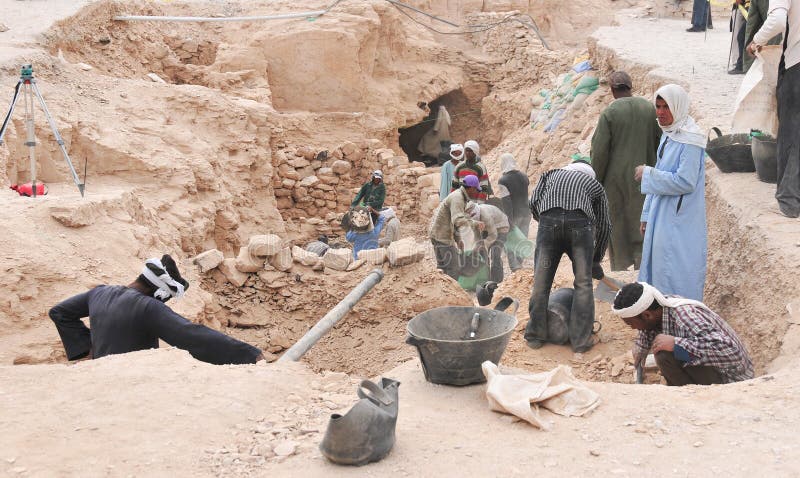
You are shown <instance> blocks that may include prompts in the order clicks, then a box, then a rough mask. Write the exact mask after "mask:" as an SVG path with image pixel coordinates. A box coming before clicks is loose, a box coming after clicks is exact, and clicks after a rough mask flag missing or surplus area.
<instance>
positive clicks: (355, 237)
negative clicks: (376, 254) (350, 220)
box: [344, 214, 386, 259]
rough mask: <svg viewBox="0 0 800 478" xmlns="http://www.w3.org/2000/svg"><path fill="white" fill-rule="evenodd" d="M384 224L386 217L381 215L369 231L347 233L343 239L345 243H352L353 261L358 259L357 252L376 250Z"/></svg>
mask: <svg viewBox="0 0 800 478" xmlns="http://www.w3.org/2000/svg"><path fill="white" fill-rule="evenodd" d="M384 224H386V216H384V215H383V214H381V215H379V216H378V221H377V222H376V223H375V227H373V228H372V230H371V231H366V232H356V231H353V230H350V231H347V234H345V236H344V237H345V239H347V242H352V243H353V259H358V251H361V250H369V249H377V248H378V236H380V235H381V230H383V225H384Z"/></svg>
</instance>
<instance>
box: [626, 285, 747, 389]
mask: <svg viewBox="0 0 800 478" xmlns="http://www.w3.org/2000/svg"><path fill="white" fill-rule="evenodd" d="M612 311H613V312H614V314H616V315H619V316H620V317H622V320H623V321H625V323H626V324H628V325H629V326H630V327H631V328H633V329H636V330H638V331H639V336H638V337H637V338H636V341H635V343H634V345H633V361H634V364H635V365H640V364H642V363H643V362H644V359H645V357H647V353H648V352H649V351H650V350H651V349H652V351H653V354H654V355H655V359H656V364H657V365H658V368H659V370H661V375H663V376H664V378H665V379H666V381H667V385H676V386H680V385H689V384H697V385H711V384H713V383H731V382H739V381H741V380H748V379H751V378H753V362H752V361H751V360H750V356H749V355H748V354H747V350H746V349H745V347H744V345H743V344H742V342H741V340H739V337H738V336H737V335H736V332H734V331H733V329H732V328H731V327H730V325H728V323H727V322H725V321H724V320H722V318H721V317H720V316H718V315H717V314H715V313H714V312H712V311H711V310H710V309H709V308H708V307H707V306H706V305H705V304H703V303H702V302H698V301H696V300H690V299H684V298H683V297H679V296H667V297H665V296H663V295H662V294H661V293H660V292H659V291H658V290H657V289H656V288H655V287H653V286H651V285H650V284H647V283H644V282H635V283H632V284H627V285H626V286H624V287H623V288H622V289H620V291H619V292H618V293H617V297H616V298H615V299H614V307H613V309H612Z"/></svg>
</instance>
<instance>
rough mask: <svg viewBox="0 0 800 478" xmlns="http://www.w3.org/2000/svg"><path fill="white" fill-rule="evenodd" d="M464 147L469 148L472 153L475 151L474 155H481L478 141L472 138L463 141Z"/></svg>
mask: <svg viewBox="0 0 800 478" xmlns="http://www.w3.org/2000/svg"><path fill="white" fill-rule="evenodd" d="M464 149H469V150H471V151H472V152H473V153H475V156H480V155H481V147H480V146H478V142H477V141H475V140H474V139H471V140H469V141H465V142H464Z"/></svg>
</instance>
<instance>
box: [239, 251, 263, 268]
mask: <svg viewBox="0 0 800 478" xmlns="http://www.w3.org/2000/svg"><path fill="white" fill-rule="evenodd" d="M248 249H249V248H248V247H242V248H240V249H239V255H238V256H236V269H238V270H239V271H241V272H258V271H260V270H261V269H263V268H264V264H265V263H266V260H265V259H264V258H263V257H258V256H254V255H252V254H250V251H249V250H248Z"/></svg>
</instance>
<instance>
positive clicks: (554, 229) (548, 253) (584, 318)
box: [525, 208, 594, 351]
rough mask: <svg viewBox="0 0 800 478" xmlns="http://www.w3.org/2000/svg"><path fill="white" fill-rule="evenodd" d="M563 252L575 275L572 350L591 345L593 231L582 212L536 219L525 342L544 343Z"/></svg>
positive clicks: (552, 213) (558, 210) (557, 211)
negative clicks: (554, 286) (551, 295)
mask: <svg viewBox="0 0 800 478" xmlns="http://www.w3.org/2000/svg"><path fill="white" fill-rule="evenodd" d="M564 253H566V254H567V256H569V258H570V260H572V272H573V273H574V274H575V282H574V284H573V286H574V288H575V294H574V296H573V299H572V308H571V310H570V318H569V324H568V328H569V340H570V343H571V344H572V349H573V350H576V351H583V350H582V349H583V348H585V347H586V346H588V345H590V344H591V341H590V340H591V335H592V325H593V323H594V293H593V291H592V257H593V255H594V228H593V226H592V222H591V220H590V219H589V218H588V217H587V216H586V214H584V213H583V212H582V211H567V210H564V209H561V208H556V209H550V210H548V211H545V212H544V213H542V215H541V216H540V217H539V232H538V233H537V235H536V252H535V254H534V262H535V265H534V275H533V292H532V294H531V299H530V302H529V303H528V312H529V314H530V317H531V319H530V320H529V321H528V325H527V326H526V327H525V340H528V341H530V340H539V341H541V342H547V338H548V337H547V330H548V311H547V305H548V303H549V301H550V289H551V288H552V287H553V278H554V277H555V275H556V270H557V269H558V263H559V262H560V261H561V256H563V255H564Z"/></svg>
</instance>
